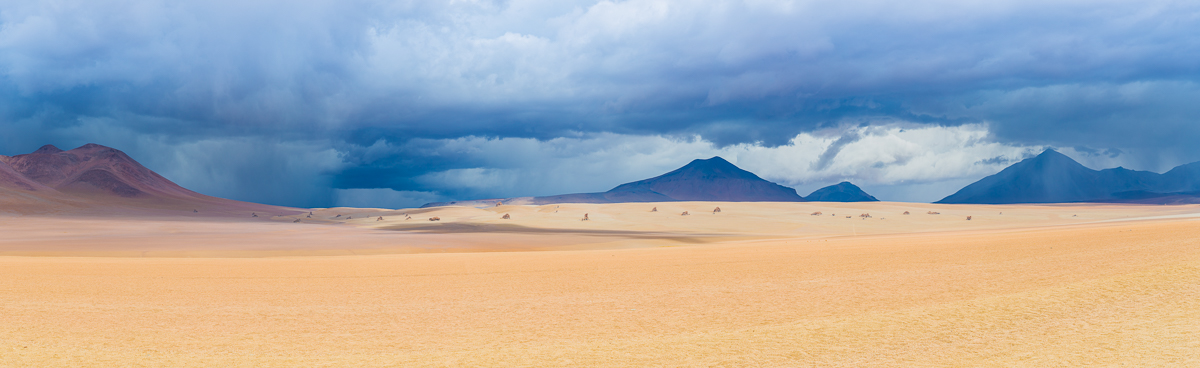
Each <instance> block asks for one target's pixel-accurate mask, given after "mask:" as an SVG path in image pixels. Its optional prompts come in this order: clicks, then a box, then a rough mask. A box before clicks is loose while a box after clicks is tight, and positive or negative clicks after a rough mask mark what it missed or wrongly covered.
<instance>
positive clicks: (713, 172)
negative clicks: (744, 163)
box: [421, 156, 877, 208]
mask: <svg viewBox="0 0 1200 368" xmlns="http://www.w3.org/2000/svg"><path fill="white" fill-rule="evenodd" d="M843 183H844V184H849V183H848V182H843ZM839 185H842V184H835V185H832V186H829V187H825V188H822V189H819V190H818V192H820V191H822V190H826V191H828V192H830V193H842V192H845V193H844V194H843V195H844V196H845V198H846V199H852V200H851V201H866V200H868V199H866V198H869V200H873V201H877V200H876V199H875V197H872V196H870V195H869V194H866V193H865V192H863V191H862V190H861V189H859V188H858V187H857V186H854V185H853V184H849V186H850V187H853V188H852V190H851V189H849V188H840V189H835V188H834V187H838V186H839ZM814 193H816V192H814ZM837 198H840V197H837V196H836V195H835V196H833V197H830V198H827V199H824V200H826V201H841V200H837ZM679 201H712V202H806V201H808V199H806V198H805V197H803V196H800V194H798V193H796V190H795V189H793V188H790V187H786V186H783V185H779V184H776V183H772V182H770V181H767V180H765V179H763V178H761V177H759V176H758V175H756V174H754V173H752V172H749V171H746V170H743V169H741V168H739V167H737V165H734V164H732V163H730V162H729V161H726V160H725V159H723V158H721V157H719V156H715V157H712V158H708V159H695V160H692V161H691V162H689V163H688V164H687V165H684V166H682V167H680V168H678V169H675V170H671V171H669V172H667V173H665V174H662V175H659V176H655V177H653V178H649V179H643V180H638V181H633V182H629V183H625V184H621V185H618V186H616V187H614V188H613V189H610V190H608V191H606V192H596V193H573V194H560V195H553V196H541V197H514V198H495V199H481V200H467V201H454V202H432V203H426V204H425V205H423V206H421V207H422V208H425V207H439V206H454V205H457V206H488V205H494V204H495V203H497V202H501V203H507V204H529V205H544V204H554V203H638V202H679Z"/></svg>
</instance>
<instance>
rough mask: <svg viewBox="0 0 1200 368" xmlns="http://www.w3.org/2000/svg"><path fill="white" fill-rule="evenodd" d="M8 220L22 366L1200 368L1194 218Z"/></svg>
mask: <svg viewBox="0 0 1200 368" xmlns="http://www.w3.org/2000/svg"><path fill="white" fill-rule="evenodd" d="M715 207H720V208H721V210H722V211H721V212H719V213H714V212H713V209H714V208H715ZM652 208H657V211H656V212H651V211H650V210H651V209H652ZM305 211H307V210H305ZM683 211H688V212H689V214H690V215H688V216H683V215H681V214H682V212H683ZM905 211H908V212H909V213H910V214H908V215H904V214H903V213H904V212H905ZM814 212H821V213H820V214H819V215H814V214H813V213H814ZM929 212H937V213H938V214H930V213H929ZM6 213H7V214H2V215H0V234H2V235H0V366H13V367H80V366H103V367H112V366H122V367H163V366H185V367H186V366H195V367H212V366H235V367H236V366H245V367H273V366H280V367H282V366H305V367H321V366H327V367H347V366H363V367H425V366H428V367H448V366H504V367H522V366H581V367H592V366H615V367H642V366H728V367H809V366H821V367H826V366H846V367H866V366H879V367H934V366H937V367H942V366H970V367H979V366H995V367H1013V366H1027V367H1049V366H1143V367H1146V366H1180V367H1185V366H1200V206H1196V205H1180V206H1157V205H1154V206H1152V205H1094V204H1063V205H940V204H914V203H892V202H882V203H712V202H669V203H626V204H561V205H543V206H510V205H501V206H498V207H482V208H473V207H439V208H427V209H407V210H383V209H356V208H330V209H315V210H312V215H311V217H310V215H308V213H307V212H297V211H281V213H255V214H256V215H259V217H250V213H249V212H247V213H239V212H237V211H228V212H223V213H219V214H215V215H214V214H210V213H209V211H208V210H205V211H203V212H192V211H190V210H189V211H162V212H161V213H154V212H145V211H143V212H138V213H125V214H121V213H116V214H113V213H107V214H105V213H98V212H95V213H36V214H19V213H17V212H14V211H9V212H6ZM503 214H509V215H510V217H511V218H510V219H502V218H501V216H502V215H503ZM584 214H587V215H588V220H587V221H583V220H582V218H583V215H584ZM863 214H869V215H870V217H863V216H862V215H863ZM435 216H436V217H438V218H440V221H429V218H432V217H435ZM967 216H971V217H972V218H971V220H967V219H966V217H967ZM381 217H382V219H380V218H381ZM847 217H849V218H847ZM409 218H411V219H409ZM296 220H299V221H300V222H295V221H296Z"/></svg>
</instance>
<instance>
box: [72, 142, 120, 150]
mask: <svg viewBox="0 0 1200 368" xmlns="http://www.w3.org/2000/svg"><path fill="white" fill-rule="evenodd" d="M96 149H112V148H110V147H105V146H102V145H99V144H95V143H88V144H85V145H82V146H79V148H76V150H96ZM72 151H74V150H72Z"/></svg>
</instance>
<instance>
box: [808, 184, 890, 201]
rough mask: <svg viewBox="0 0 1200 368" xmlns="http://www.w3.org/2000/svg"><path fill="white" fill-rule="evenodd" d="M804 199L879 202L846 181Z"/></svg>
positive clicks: (817, 191)
mask: <svg viewBox="0 0 1200 368" xmlns="http://www.w3.org/2000/svg"><path fill="white" fill-rule="evenodd" d="M804 199H806V200H809V201H813V202H879V200H878V199H875V197H872V196H871V195H870V194H867V192H864V191H863V190H862V189H860V188H859V187H858V186H856V185H854V184H850V182H848V181H843V182H841V183H837V184H834V185H830V186H827V187H824V188H821V189H817V190H816V191H813V192H812V194H809V195H808V196H807V197H804Z"/></svg>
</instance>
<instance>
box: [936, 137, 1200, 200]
mask: <svg viewBox="0 0 1200 368" xmlns="http://www.w3.org/2000/svg"><path fill="white" fill-rule="evenodd" d="M1068 202H1104V203H1145V204H1182V203H1200V162H1194V163H1190V164H1186V165H1181V166H1178V167H1175V168H1174V169H1171V170H1170V171H1167V172H1166V173H1163V174H1158V173H1153V172H1149V171H1137V170H1129V169H1126V168H1122V167H1117V168H1113V169H1104V170H1092V169H1089V168H1087V167H1085V166H1083V165H1081V164H1079V163H1078V162H1076V161H1075V160H1072V159H1071V158H1070V157H1067V156H1066V155H1063V154H1062V153H1059V152H1058V151H1055V150H1052V149H1050V150H1046V151H1044V152H1042V153H1041V154H1040V155H1037V156H1036V157H1032V158H1028V159H1025V160H1022V161H1021V162H1018V163H1016V164H1013V165H1012V166H1009V167H1007V168H1005V169H1004V170H1002V171H1000V172H999V173H997V174H995V175H991V176H988V177H985V178H983V179H980V180H979V181H977V182H975V183H972V184H970V185H967V186H966V187H964V188H962V189H961V190H959V191H958V192H956V193H954V194H951V195H950V196H947V197H946V198H943V199H942V200H940V201H937V202H935V203H970V204H1009V203H1068Z"/></svg>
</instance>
